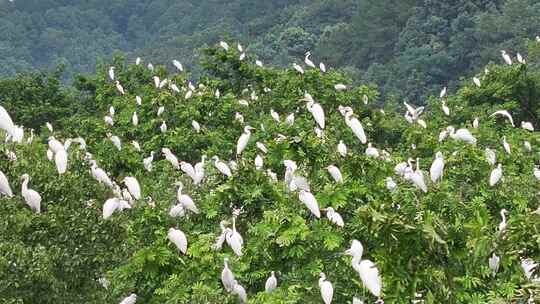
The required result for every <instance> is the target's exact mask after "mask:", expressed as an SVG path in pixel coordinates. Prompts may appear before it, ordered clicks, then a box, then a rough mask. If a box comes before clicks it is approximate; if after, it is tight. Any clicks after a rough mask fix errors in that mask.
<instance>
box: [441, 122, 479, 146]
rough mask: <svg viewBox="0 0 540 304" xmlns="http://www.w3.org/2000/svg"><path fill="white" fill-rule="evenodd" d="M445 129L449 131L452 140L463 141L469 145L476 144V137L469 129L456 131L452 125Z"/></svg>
mask: <svg viewBox="0 0 540 304" xmlns="http://www.w3.org/2000/svg"><path fill="white" fill-rule="evenodd" d="M446 129H447V131H448V132H449V134H450V137H452V138H453V139H454V140H459V141H464V142H466V143H468V144H471V145H475V144H476V138H475V137H474V136H473V135H472V134H471V132H469V130H467V129H458V130H457V131H456V130H455V129H454V127H452V126H449V127H447V128H446Z"/></svg>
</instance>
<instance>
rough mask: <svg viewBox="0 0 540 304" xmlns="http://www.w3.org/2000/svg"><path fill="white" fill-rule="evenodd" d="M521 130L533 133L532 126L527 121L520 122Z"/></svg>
mask: <svg viewBox="0 0 540 304" xmlns="http://www.w3.org/2000/svg"><path fill="white" fill-rule="evenodd" d="M521 128H522V129H524V130H527V131H531V132H533V131H534V126H533V124H532V123H531V122H529V121H522V122H521Z"/></svg>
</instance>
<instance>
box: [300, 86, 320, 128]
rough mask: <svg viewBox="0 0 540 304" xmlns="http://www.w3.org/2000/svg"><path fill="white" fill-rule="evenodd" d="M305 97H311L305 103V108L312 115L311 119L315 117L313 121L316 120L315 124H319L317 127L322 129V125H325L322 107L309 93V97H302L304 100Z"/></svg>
mask: <svg viewBox="0 0 540 304" xmlns="http://www.w3.org/2000/svg"><path fill="white" fill-rule="evenodd" d="M308 95H309V94H308V93H306V97H307V96H308ZM306 99H311V100H310V101H308V103H307V104H306V106H307V110H308V111H309V112H310V113H311V115H312V116H313V119H315V122H317V124H318V125H319V127H320V128H321V129H324V126H325V119H324V110H323V108H322V107H321V105H320V104H318V103H316V102H315V101H313V99H312V98H311V95H309V98H304V100H306Z"/></svg>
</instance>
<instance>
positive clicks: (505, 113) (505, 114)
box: [489, 110, 516, 127]
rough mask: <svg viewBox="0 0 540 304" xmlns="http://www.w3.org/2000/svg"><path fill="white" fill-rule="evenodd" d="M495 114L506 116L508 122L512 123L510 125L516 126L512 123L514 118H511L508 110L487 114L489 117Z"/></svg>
mask: <svg viewBox="0 0 540 304" xmlns="http://www.w3.org/2000/svg"><path fill="white" fill-rule="evenodd" d="M496 115H499V116H504V117H506V118H507V119H508V120H509V121H510V124H511V125H512V127H515V126H516V125H515V124H514V119H513V118H512V115H511V114H510V113H509V112H508V111H506V110H499V111H495V112H493V113H492V114H491V115H489V117H493V116H496Z"/></svg>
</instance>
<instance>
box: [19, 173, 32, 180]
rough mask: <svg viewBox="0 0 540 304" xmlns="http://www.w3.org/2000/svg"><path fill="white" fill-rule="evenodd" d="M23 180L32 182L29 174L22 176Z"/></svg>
mask: <svg viewBox="0 0 540 304" xmlns="http://www.w3.org/2000/svg"><path fill="white" fill-rule="evenodd" d="M21 180H30V175H28V173H24V174H23V175H21Z"/></svg>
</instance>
